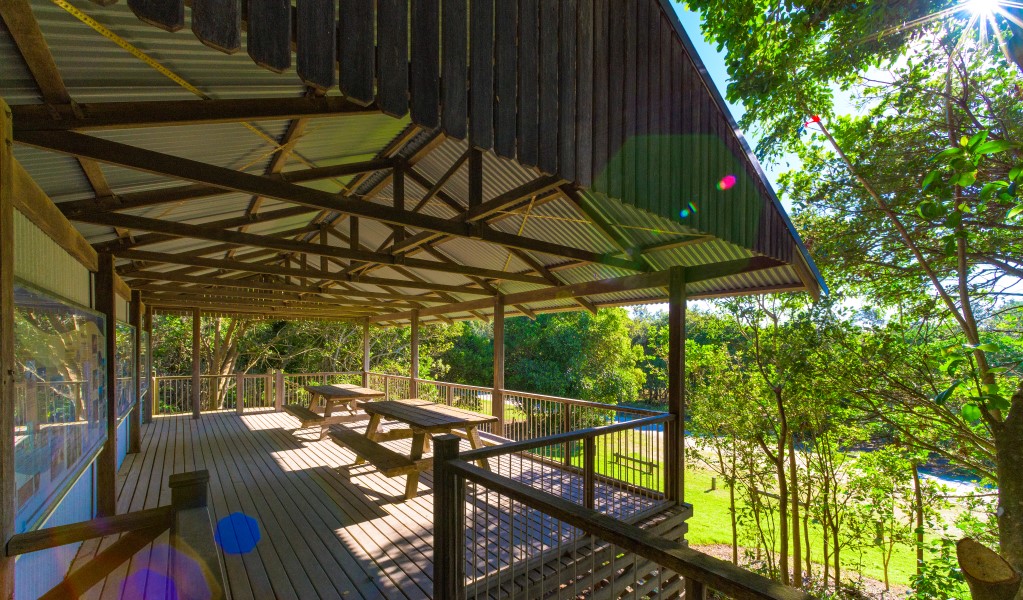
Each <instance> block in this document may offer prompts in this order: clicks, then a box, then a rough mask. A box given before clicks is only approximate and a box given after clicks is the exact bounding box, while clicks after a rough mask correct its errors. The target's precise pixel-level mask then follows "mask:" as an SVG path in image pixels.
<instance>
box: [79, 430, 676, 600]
mask: <svg viewBox="0 0 1023 600" xmlns="http://www.w3.org/2000/svg"><path fill="white" fill-rule="evenodd" d="M297 424H298V421H297V420H296V419H294V418H293V417H291V416H290V415H287V414H285V413H274V412H259V413H256V412H251V413H247V414H245V415H244V416H238V415H237V414H235V413H234V412H233V411H230V412H227V411H224V412H211V413H204V414H203V415H202V418H201V419H199V420H192V419H191V418H190V416H188V415H181V416H160V417H156V418H155V419H154V421H153V423H151V424H149V425H146V426H145V427H144V429H143V441H142V451H141V452H140V453H139V454H134V455H129V456H128V458H127V460H126V461H125V463H124V466H123V467H122V468H121V471H120V473H119V476H118V499H117V503H118V512H119V513H123V512H129V511H138V510H142V509H146V508H153V507H156V506H160V505H165V504H168V503H169V501H170V492H169V490H168V489H167V485H166V482H167V478H168V476H170V475H171V474H173V473H179V472H183V471H192V470H197V469H207V470H208V471H209V473H210V488H209V493H210V498H209V506H210V510H211V515H212V517H213V519H214V523H215V524H216V523H220V522H221V521H222V520H223V519H225V517H228V516H230V515H234V514H236V513H242V514H244V515H247V516H249V517H252V518H253V519H254V520H255V521H256V523H258V527H259V541H258V543H256V545H255V547H254V548H252V549H251V551H248V552H245V553H235V552H234V550H235V549H234V548H232V546H238V545H240V546H243V548H241V549H242V550H244V549H245V548H244V546H245V544H244V543H241V544H238V543H231V542H223V540H222V542H223V543H222V544H221V545H222V551H223V550H224V548H226V549H227V551H224V562H225V565H226V573H227V584H228V587H229V590H230V595H231V597H233V598H270V597H276V598H296V599H297V598H302V599H305V598H345V599H354V598H409V599H422V598H430V597H432V595H433V583H432V576H433V533H432V529H433V526H432V523H433V489H432V488H433V481H432V473H431V472H430V471H426V472H424V473H421V474H420V488H419V493H418V495H417V496H416V497H415V498H413V499H412V500H409V501H403V500H402V494H403V492H404V485H405V478H404V477H396V478H387V477H383V476H382V475H380V474H379V473H377V472H376V471H375V470H374V469H373V468H372V467H369V466H359V467H353V468H350V469H349V468H347V466H348V465H351V464H352V463H353V462H354V460H355V455H354V454H353V453H352V452H351V451H349V450H348V449H346V448H342V447H339V446H337V445H336V444H334V443H333V442H331V441H330V440H329V439H324V440H322V441H317V440H316V432H314V431H313V430H296V429H295V428H296V427H297ZM351 427H353V428H356V429H358V430H360V431H361V430H362V428H363V427H364V425H363V424H360V423H355V424H352V425H351ZM388 444H389V445H391V446H392V447H394V448H395V449H396V450H401V451H404V452H406V453H407V452H408V444H409V441H408V440H400V441H395V442H389V443H388ZM465 449H468V445H467V444H466V445H465ZM531 462H532V461H528V460H526V461H521V462H520V463H519V466H518V471H517V473H516V474H514V475H513V476H516V477H518V478H520V480H522V481H534V482H535V481H536V480H537V479H538V478H541V477H547V478H549V479H550V481H549V487H550V488H551V491H554V492H555V493H558V494H559V495H563V496H564V497H570V496H575V495H576V494H578V493H581V489H582V482H581V477H579V476H577V475H574V474H569V473H565V472H563V471H561V472H558V476H557V477H554V478H551V477H550V475H551V474H552V469H551V466H550V465H540V464H536V465H532V464H531ZM576 480H579V481H576ZM544 487H547V486H544ZM598 497H602V498H604V501H606V502H609V503H612V504H613V505H614V506H615V508H616V511H615V512H619V513H620V515H619V516H623V517H627V516H628V515H629V514H638V513H640V512H647V511H649V510H651V509H653V508H655V507H656V505H657V503H656V502H655V501H653V500H650V499H647V498H640V497H636V496H631V495H629V494H624V495H623V493H622V492H620V491H609V494H607V495H605V494H598ZM482 513H483V514H487V513H489V514H490V515H491V518H483V519H480V522H479V523H478V531H477V540H480V539H482V540H491V539H499V536H494V535H493V534H492V532H489V533H488V530H489V529H492V528H494V527H497V528H500V527H501V526H502V524H501V522H502V519H501V510H500V507H489V509H488V510H484V511H482ZM476 514H479V513H476ZM226 522H233V520H232V519H229V520H228V521H225V523H226ZM537 525H538V526H540V527H542V523H538V524H537ZM551 533H552V534H554V535H557V534H556V533H554V532H551ZM221 535H222V536H224V539H228V540H235V536H234V533H233V532H232V531H231V530H230V529H228V528H225V529H224V530H223V531H221ZM244 537H246V536H244V535H242V536H238V538H239V539H241V538H244ZM541 537H542V536H541ZM114 541H115V539H114V537H113V536H111V537H108V538H104V539H103V540H102V541H100V540H93V541H91V542H87V543H85V544H83V546H82V548H81V550H80V551H79V556H78V558H77V559H76V563H77V564H81V563H82V562H84V561H85V560H87V559H88V558H90V557H92V556H94V555H95V554H96V553H97V552H99V551H100V550H102V549H103V548H105V547H106V546H108V545H109V544H111V543H113V542H114ZM552 541H553V540H552ZM235 542H237V540H235ZM494 551H496V552H494ZM169 552H170V550H169V546H168V545H167V536H166V534H164V536H163V537H162V538H160V539H158V540H157V541H156V542H155V543H154V544H152V545H150V546H148V547H146V548H145V549H143V550H142V551H140V552H139V553H137V554H136V555H135V556H134V557H133V558H132V560H131V561H130V562H129V563H126V564H125V565H122V566H121V567H120V568H119V569H118V570H116V571H114V573H113V574H112V575H111V576H110V577H108V578H107V579H106V580H105V581H103V582H101V583H99V584H97V585H96V586H94V587H93V588H92V589H91V590H89V591H88V592H87V593H86V594H83V597H85V598H121V597H124V598H130V597H143V596H145V597H156V596H159V595H162V591H163V587H162V583H163V582H164V581H165V575H166V572H167V569H166V565H167V563H168V557H169ZM491 552H494V553H493V554H491V556H496V557H498V559H497V560H496V561H495V562H496V564H495V565H493V566H496V565H497V564H500V562H501V561H500V559H499V557H500V554H501V550H500V549H498V548H494V549H491ZM483 554H484V555H486V554H487V553H483ZM487 562H489V561H487ZM77 564H76V567H77Z"/></svg>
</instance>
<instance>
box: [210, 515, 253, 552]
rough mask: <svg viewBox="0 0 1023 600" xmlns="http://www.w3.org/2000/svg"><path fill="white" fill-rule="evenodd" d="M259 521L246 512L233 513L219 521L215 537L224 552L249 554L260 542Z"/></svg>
mask: <svg viewBox="0 0 1023 600" xmlns="http://www.w3.org/2000/svg"><path fill="white" fill-rule="evenodd" d="M259 538H260V534H259V523H258V522H256V520H255V519H253V518H252V517H250V516H248V515H246V514H245V513H240V512H236V513H231V514H229V515H227V516H226V517H224V518H223V519H221V520H219V521H217V530H216V532H215V533H214V536H213V539H215V540H216V542H217V544H219V545H220V547H221V548H222V549H223V550H224V554H248V553H249V552H252V550H253V549H255V547H256V544H258V543H259Z"/></svg>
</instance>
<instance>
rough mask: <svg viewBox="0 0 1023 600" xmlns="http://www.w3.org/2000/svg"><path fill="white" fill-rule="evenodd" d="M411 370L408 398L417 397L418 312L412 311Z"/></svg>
mask: <svg viewBox="0 0 1023 600" xmlns="http://www.w3.org/2000/svg"><path fill="white" fill-rule="evenodd" d="M411 327H412V369H411V373H409V375H410V376H411V377H410V378H409V382H408V395H409V397H410V398H418V397H419V311H418V310H416V309H413V310H412V323H411Z"/></svg>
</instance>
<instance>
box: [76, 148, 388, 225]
mask: <svg viewBox="0 0 1023 600" xmlns="http://www.w3.org/2000/svg"><path fill="white" fill-rule="evenodd" d="M393 164H394V163H393V161H391V160H389V159H374V160H367V161H359V162H354V163H346V164H342V165H334V166H330V167H312V168H309V169H299V170H295V171H287V172H285V173H276V174H273V175H268V176H263V177H262V178H264V179H267V180H271V181H283V182H288V183H305V182H309V181H317V180H320V179H331V178H334V177H347V176H349V175H358V174H362V173H375V172H376V171H381V170H384V169H389V168H391V167H392V166H393ZM250 176H251V177H260V176H257V175H250ZM233 193H236V190H233V189H229V188H224V187H220V186H216V185H203V184H192V185H183V186H177V187H172V188H161V189H158V190H150V191H146V192H135V193H131V194H120V195H117V194H115V195H111V196H97V197H95V198H87V199H85V200H71V201H68V202H61V203H60V205H59V207H58V208H60V210H61V212H63V213H64V214H65V215H66V216H68V217H74V216H75V215H80V214H90V213H96V212H110V211H117V210H129V209H132V208H143V207H146V206H156V205H159V204H168V203H172V202H182V201H186V200H200V199H203V198H209V197H211V196H220V195H223V194H233ZM313 208H318V207H313Z"/></svg>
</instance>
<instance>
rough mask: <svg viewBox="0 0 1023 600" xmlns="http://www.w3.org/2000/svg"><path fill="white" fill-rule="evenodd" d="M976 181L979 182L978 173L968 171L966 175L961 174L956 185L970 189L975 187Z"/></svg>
mask: <svg viewBox="0 0 1023 600" xmlns="http://www.w3.org/2000/svg"><path fill="white" fill-rule="evenodd" d="M975 181H977V172H976V171H967V172H965V173H962V174H960V175H959V177H957V178H956V183H958V184H959V185H961V186H963V187H969V186H971V185H973V183H974V182H975Z"/></svg>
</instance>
